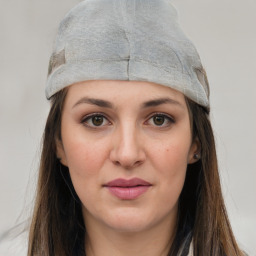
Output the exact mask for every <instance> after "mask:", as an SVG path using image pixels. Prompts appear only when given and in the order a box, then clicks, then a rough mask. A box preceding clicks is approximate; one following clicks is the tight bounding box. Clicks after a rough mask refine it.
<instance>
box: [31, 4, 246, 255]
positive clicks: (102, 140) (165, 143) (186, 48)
mask: <svg viewBox="0 0 256 256" xmlns="http://www.w3.org/2000/svg"><path fill="white" fill-rule="evenodd" d="M46 96H47V98H48V99H50V100H51V110H50V113H49V116H48V120H47V123H46V127H45V133H44V142H43V149H42V156H41V166H40V173H39V181H38V190H37V198H36V204H35V208H34V215H33V219H32V223H31V228H30V239H29V252H28V255H30V256H32V255H55V256H58V255H61V256H63V255H72V256H73V255H74V256H75V255H87V256H88V255H89V256H91V255H96V256H97V255H149V256H150V255H195V256H200V255H212V256H220V255H221V256H222V255H223V256H224V255H236V256H240V255H243V254H242V252H241V251H240V250H239V248H238V246H237V243H236V240H235V238H234V236H233V233H232V230H231V227H230V224H229V221H228V217H227V214H226V210H225V205H224V202H223V197H222V193H221V188H220V181H219V175H218V167H217V159H216V151H215V144H214V137H213V133H212V129H211V124H210V121H209V111H210V105H209V89H208V81H207V78H206V74H205V72H204V69H203V68H202V65H201V61H200V58H199V56H198V54H197V51H196V49H195V47H194V46H193V44H192V43H191V42H190V41H189V39H187V37H186V36H185V35H184V34H183V32H182V31H181V29H180V28H179V25H178V24H177V21H176V13H175V10H174V9H173V7H172V5H171V4H170V2H169V1H167V0H159V1H156V0H150V1H149V0H140V1H139V0H133V1H131V0H129V1H124V0H87V1H83V2H81V3H80V4H78V5H77V6H76V7H74V8H73V9H72V10H71V11H70V12H69V13H68V14H67V15H66V17H65V18H64V20H63V21H62V23H61V25H60V28H59V32H58V35H57V39H56V44H55V49H54V52H53V55H52V57H51V60H50V65H49V76H48V82H47V87H46Z"/></svg>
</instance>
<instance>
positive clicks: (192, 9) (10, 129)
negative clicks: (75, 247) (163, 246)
mask: <svg viewBox="0 0 256 256" xmlns="http://www.w3.org/2000/svg"><path fill="white" fill-rule="evenodd" d="M78 2H80V1H78V0H65V1H63V0H0V98H1V100H0V205H1V210H0V233H1V232H4V231H5V230H6V229H9V228H10V227H12V226H13V225H14V224H15V223H19V222H20V221H22V220H24V219H26V218H27V217H28V216H29V215H30V213H31V206H32V200H33V195H34V189H35V182H36V178H37V170H38V163H39V153H40V140H41V136H42V132H43V128H44V124H45V120H46V116H47V113H48V110H49V103H48V102H47V100H46V99H45V95H44V86H45V82H46V75H47V69H48V61H49V57H50V54H51V50H52V46H53V40H54V37H55V34H56V31H57V27H58V24H59V22H60V20H61V19H62V18H63V16H64V14H65V13H66V12H67V11H68V10H69V9H70V8H71V7H73V6H74V5H75V4H76V3H78ZM173 3H174V5H175V6H176V8H177V10H178V13H179V20H180V23H181V24H182V27H183V29H184V31H185V33H186V34H187V35H188V36H189V37H190V38H191V39H192V41H193V42H194V44H195V45H196V47H197V49H198V51H199V53H200V56H201V59H202V62H203V65H204V66H205V69H206V71H207V74H208V79H209V82H210V89H211V95H210V98H211V119H212V124H213V127H214V131H215V136H216V143H217V151H218V157H219V166H220V175H221V182H222V188H223V193H224V197H225V201H226V204H227V209H228V214H229V216H230V220H231V223H232V227H233V230H234V233H235V235H236V237H237V239H238V241H239V243H240V244H241V245H242V246H243V248H245V249H246V250H247V251H248V252H249V254H250V255H251V256H255V255H256V50H255V49H256V16H255V12H256V1H255V0H243V1H241V0H240V1H239V0H174V1H173ZM19 216H20V217H19ZM18 217H19V219H18V220H17V218H18Z"/></svg>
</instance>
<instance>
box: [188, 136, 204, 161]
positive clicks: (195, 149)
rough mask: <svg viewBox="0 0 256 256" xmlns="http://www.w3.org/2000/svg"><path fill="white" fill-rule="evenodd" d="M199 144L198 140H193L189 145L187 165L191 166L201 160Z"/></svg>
mask: <svg viewBox="0 0 256 256" xmlns="http://www.w3.org/2000/svg"><path fill="white" fill-rule="evenodd" d="M200 152H201V144H200V142H199V140H198V138H195V139H194V141H193V143H192V144H191V147H190V150H189V154H188V164H193V163H195V162H197V161H198V160H199V159H200V158H201V154H200Z"/></svg>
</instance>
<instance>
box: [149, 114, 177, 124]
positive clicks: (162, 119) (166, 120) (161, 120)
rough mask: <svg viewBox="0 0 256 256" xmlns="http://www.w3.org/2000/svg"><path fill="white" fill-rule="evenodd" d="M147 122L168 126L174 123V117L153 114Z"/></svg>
mask: <svg viewBox="0 0 256 256" xmlns="http://www.w3.org/2000/svg"><path fill="white" fill-rule="evenodd" d="M147 123H148V124H151V125H153V126H158V127H168V126H170V125H171V124H173V123H175V121H174V119H173V118H171V117H170V116H168V115H165V114H155V115H153V116H151V118H150V119H149V120H148V121H147Z"/></svg>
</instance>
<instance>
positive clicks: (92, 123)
mask: <svg viewBox="0 0 256 256" xmlns="http://www.w3.org/2000/svg"><path fill="white" fill-rule="evenodd" d="M82 123H83V124H85V125H86V126H88V127H92V128H94V127H100V126H105V125H108V124H110V122H109V121H108V119H107V118H106V117H105V116H103V115H101V114H93V115H90V116H86V117H85V118H84V119H83V120H82Z"/></svg>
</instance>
